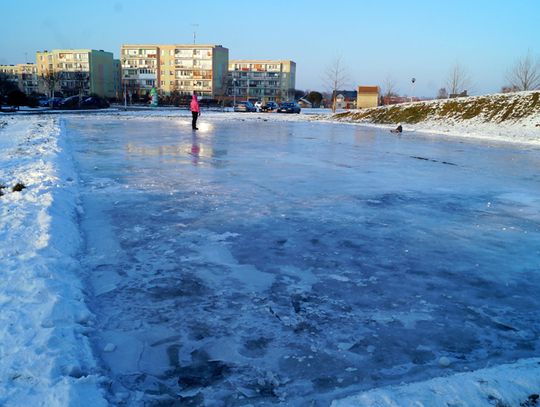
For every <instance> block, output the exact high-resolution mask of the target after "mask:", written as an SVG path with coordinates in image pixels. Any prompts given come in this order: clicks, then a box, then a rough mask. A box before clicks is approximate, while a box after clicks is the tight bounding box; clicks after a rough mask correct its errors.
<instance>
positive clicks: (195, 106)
mask: <svg viewBox="0 0 540 407" xmlns="http://www.w3.org/2000/svg"><path fill="white" fill-rule="evenodd" d="M190 108H191V117H192V119H191V128H192V129H193V130H199V128H198V127H197V118H198V117H199V116H200V115H201V108H200V106H199V102H198V101H197V92H193V97H192V98H191V104H190Z"/></svg>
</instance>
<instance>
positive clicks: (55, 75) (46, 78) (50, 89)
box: [40, 71, 62, 107]
mask: <svg viewBox="0 0 540 407" xmlns="http://www.w3.org/2000/svg"><path fill="white" fill-rule="evenodd" d="M61 78H62V73H61V72H57V71H46V72H45V73H42V74H41V76H40V80H41V82H42V83H43V84H44V85H45V87H46V88H47V93H48V94H49V97H50V100H49V104H50V105H49V106H50V107H52V103H53V101H52V98H53V97H54V91H55V90H56V85H57V84H58V82H60V79H61Z"/></svg>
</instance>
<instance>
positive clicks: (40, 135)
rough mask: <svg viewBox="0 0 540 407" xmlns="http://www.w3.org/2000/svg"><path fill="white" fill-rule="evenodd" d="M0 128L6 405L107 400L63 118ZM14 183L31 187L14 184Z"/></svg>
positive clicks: (15, 121) (0, 374)
mask: <svg viewBox="0 0 540 407" xmlns="http://www.w3.org/2000/svg"><path fill="white" fill-rule="evenodd" d="M5 120H6V122H7V125H6V126H2V128H1V129H0V149H1V150H2V154H1V155H0V184H2V185H4V186H5V188H2V192H3V194H4V195H3V196H1V197H0V258H1V259H2V270H1V272H0V273H1V276H2V278H1V279H0V304H1V309H2V312H1V313H0V326H1V329H0V405H5V406H21V407H22V406H52V407H54V406H80V405H92V406H105V405H107V403H106V401H105V399H104V397H103V394H102V392H101V390H100V389H99V385H100V382H101V380H102V378H101V377H100V376H99V375H98V374H97V366H96V362H95V360H94V357H93V355H92V352H91V349H90V345H89V342H88V338H87V337H86V335H85V333H86V331H87V330H88V329H89V327H88V325H89V322H90V320H91V317H90V316H89V312H88V310H87V308H86V305H85V303H84V299H83V298H84V296H83V293H82V291H81V283H80V281H79V279H78V275H77V273H78V270H79V269H80V267H79V264H78V261H77V260H76V255H77V251H78V248H79V231H78V226H77V216H76V211H75V207H76V201H77V190H76V187H75V185H74V184H73V183H69V182H66V179H67V178H68V177H72V179H73V178H74V170H73V168H72V163H71V162H70V158H69V157H70V155H69V154H67V153H66V152H65V151H64V145H63V143H62V140H61V126H60V121H59V119H57V118H54V119H53V118H51V117H43V116H39V117H38V116H34V117H29V116H26V117H7V118H6V119H5ZM16 183H22V184H24V185H25V186H26V188H25V189H23V190H22V191H20V192H13V191H12V187H13V186H14V185H15V184H16Z"/></svg>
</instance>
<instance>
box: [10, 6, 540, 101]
mask: <svg viewBox="0 0 540 407" xmlns="http://www.w3.org/2000/svg"><path fill="white" fill-rule="evenodd" d="M0 2H1V4H2V14H3V17H4V18H3V22H2V24H1V25H0V38H1V42H0V64H16V63H21V62H25V60H28V61H29V62H33V61H35V52H36V51H38V50H45V49H47V50H51V49H55V48H92V49H103V50H106V51H111V52H113V53H114V55H115V58H118V57H119V51H120V46H121V45H122V44H130V43H131V44H133V43H142V44H152V43H157V44H159V43H162V44H183V43H192V42H193V31H194V30H195V31H196V33H197V36H196V38H197V43H201V44H202V43H205V44H220V45H223V46H225V47H227V48H228V49H229V58H230V59H292V60H293V61H295V62H296V64H297V65H296V69H297V71H296V76H297V79H296V87H297V88H298V89H302V90H306V89H309V90H319V91H326V90H328V89H329V88H330V87H329V86H328V85H327V81H326V80H325V79H324V77H325V72H326V71H327V70H328V67H329V66H332V65H333V64H334V62H335V61H336V59H338V58H340V59H341V63H342V65H343V66H344V68H345V69H346V71H347V78H348V80H347V81H346V83H345V84H346V86H345V87H346V88H348V89H354V88H355V87H356V86H357V85H379V86H381V87H383V88H384V87H385V84H387V83H388V82H389V81H390V82H393V83H395V88H396V90H397V91H398V92H399V93H400V94H403V95H411V94H413V95H414V96H424V97H434V96H435V95H436V94H437V91H438V90H439V89H440V88H441V87H444V86H445V82H446V81H447V78H448V76H449V72H450V71H451V69H452V68H453V67H454V66H455V65H456V64H459V65H460V66H461V67H462V68H463V69H464V70H465V71H466V72H467V74H468V77H469V91H470V93H471V94H485V93H493V92H498V91H499V90H500V89H501V87H502V86H503V85H505V84H507V82H508V81H507V80H506V79H505V77H506V75H507V72H508V71H509V69H510V68H511V67H512V65H513V64H515V62H516V60H518V59H519V58H521V57H523V56H524V55H526V54H527V52H531V54H533V55H534V56H539V55H540V24H539V23H538V16H539V15H540V0H505V1H502V0H491V1H487V0H467V1H463V0H452V1H450V0H431V1H427V0H425V1H424V0H418V1H413V0H411V1H406V0H401V1H399V0H379V1H373V0H371V1H367V0H356V1H354V0H341V1H317V0H312V1H305V0H288V1H284V0H272V1H257V0H251V1H245V0H235V1H225V0H223V1H218V0H205V1H194V0H189V1H188V0H176V1H173V0H161V1H160V0H155V1H148V0H146V1H145V0H129V1H124V0H92V1H76V0H70V1H65V0H51V1H44V0H25V1H7V0H0ZM413 77H414V78H415V79H416V82H415V85H414V88H413V87H412V85H411V78H413Z"/></svg>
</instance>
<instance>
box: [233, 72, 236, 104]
mask: <svg viewBox="0 0 540 407" xmlns="http://www.w3.org/2000/svg"><path fill="white" fill-rule="evenodd" d="M233 75H234V74H233ZM232 83H233V108H234V107H235V106H236V78H235V77H234V76H233V80H232Z"/></svg>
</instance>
